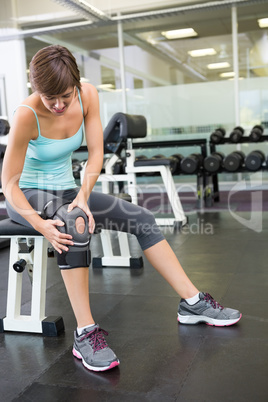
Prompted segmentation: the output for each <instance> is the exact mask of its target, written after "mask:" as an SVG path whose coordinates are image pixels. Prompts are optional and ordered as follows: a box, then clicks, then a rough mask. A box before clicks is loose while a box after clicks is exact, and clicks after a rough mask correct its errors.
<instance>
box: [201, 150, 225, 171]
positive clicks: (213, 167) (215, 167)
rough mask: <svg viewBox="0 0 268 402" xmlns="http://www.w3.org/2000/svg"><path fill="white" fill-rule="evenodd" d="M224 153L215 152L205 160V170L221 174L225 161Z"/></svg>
mask: <svg viewBox="0 0 268 402" xmlns="http://www.w3.org/2000/svg"><path fill="white" fill-rule="evenodd" d="M224 157H225V156H224V154H223V153H222V152H213V153H212V154H211V155H209V156H207V157H206V158H205V159H204V169H205V170H206V171H207V172H209V173H216V172H219V171H220V169H221V167H222V163H223V160H224Z"/></svg>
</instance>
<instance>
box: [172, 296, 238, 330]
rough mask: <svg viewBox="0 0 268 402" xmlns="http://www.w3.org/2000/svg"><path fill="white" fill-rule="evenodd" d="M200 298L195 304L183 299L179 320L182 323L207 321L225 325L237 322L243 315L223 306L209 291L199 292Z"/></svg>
mask: <svg viewBox="0 0 268 402" xmlns="http://www.w3.org/2000/svg"><path fill="white" fill-rule="evenodd" d="M199 298H200V300H199V301H198V302H197V303H195V304H194V305H193V306H190V304H188V303H187V301H186V300H185V299H181V301H180V304H179V311H178V321H179V322H180V323H181V324H198V323H200V322H205V323H206V324H208V325H215V326H219V327H223V326H227V325H233V324H235V323H236V322H238V321H239V320H240V318H241V317H242V314H241V313H240V312H239V311H238V310H233V309H232V308H224V307H223V306H221V305H220V304H219V303H218V302H216V301H215V300H214V299H213V298H212V296H210V294H209V293H199Z"/></svg>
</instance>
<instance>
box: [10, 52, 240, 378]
mask: <svg viewBox="0 0 268 402" xmlns="http://www.w3.org/2000/svg"><path fill="white" fill-rule="evenodd" d="M30 81H31V86H32V90H33V93H32V94H31V95H30V96H28V97H27V98H26V99H25V100H24V101H23V103H22V104H21V105H20V106H19V107H18V108H17V109H16V112H15V115H14V120H13V124H12V128H11V130H10V134H9V143H8V146H7V150H6V153H5V158H4V163H3V171H2V185H3V191H4V194H5V197H6V201H7V211H8V214H9V216H10V217H11V218H12V219H13V220H14V221H16V222H18V223H21V224H24V225H27V226H32V227H33V228H34V229H36V230H37V231H38V232H40V233H42V235H43V236H44V237H46V238H47V240H48V241H49V242H50V243H51V244H52V246H53V247H54V248H55V250H56V251H57V252H58V256H59V259H58V261H59V260H61V258H63V260H64V263H62V264H59V266H60V268H61V274H62V277H63V281H64V283H65V286H66V290H67V293H68V296H69V299H70V302H71V305H72V308H73V311H74V314H75V317H76V320H77V329H76V331H75V333H74V346H73V354H74V356H76V357H77V358H78V359H81V360H82V363H83V364H84V366H85V367H87V368H88V369H90V370H94V371H103V370H107V369H110V368H112V367H115V366H117V365H118V364H119V360H118V358H117V357H116V355H115V354H114V352H113V351H112V350H111V349H110V348H109V347H108V345H107V343H106V340H105V337H104V335H106V334H107V333H106V332H105V331H104V330H102V329H101V328H100V327H99V325H97V324H96V323H95V321H94V319H93V317H92V314H91V310H90V303H89V286H88V282H89V279H88V269H87V267H88V265H89V264H88V263H84V260H83V258H82V259H80V258H78V257H79V256H80V253H77V254H74V252H73V250H74V249H75V246H76V245H77V244H76V238H74V236H75V237H76V236H78V237H79V234H83V233H85V228H87V231H88V232H89V233H93V231H94V228H95V222H96V225H97V226H100V227H103V228H110V229H116V228H120V230H123V231H130V232H131V233H133V234H135V235H136V236H137V239H138V241H139V243H140V245H141V247H142V249H143V251H144V254H145V256H146V257H147V259H148V260H149V262H150V263H151V264H152V265H153V266H154V268H155V269H156V270H157V271H158V272H159V273H160V274H161V275H162V276H163V277H164V278H165V279H166V280H167V282H168V283H169V284H170V285H171V286H172V287H173V288H174V289H175V291H176V292H177V293H178V294H179V295H180V296H181V298H182V299H181V301H180V304H179V311H178V321H179V322H181V323H184V324H196V323H198V322H206V323H207V324H210V325H219V326H225V325H232V324H234V323H236V322H237V321H239V320H240V318H241V314H240V313H239V312H238V311H237V310H233V309H228V308H223V307H222V306H221V305H219V304H218V303H217V302H216V301H215V300H214V299H212V297H211V296H210V295H209V294H208V293H202V292H199V290H198V289H197V288H196V287H195V286H194V285H193V283H192V282H191V281H190V279H189V278H188V277H187V275H186V274H185V272H184V271H183V269H182V267H181V265H180V263H179V262H178V260H177V258H176V256H175V254H174V252H173V251H172V249H171V248H170V246H169V245H168V243H167V241H166V240H165V239H164V237H163V235H162V233H161V232H160V230H159V229H158V227H157V225H156V223H155V220H154V216H153V215H152V214H151V213H150V212H149V211H148V210H146V209H144V208H141V207H139V206H136V205H133V204H131V203H127V202H125V201H122V200H119V199H116V198H115V197H112V196H109V195H105V194H101V193H95V192H93V191H92V190H93V187H94V185H95V183H96V180H97V178H98V176H99V173H100V171H101V168H102V163H103V136H102V126H101V121H100V115H99V100H98V94H97V91H96V89H95V88H94V87H93V86H92V85H90V84H81V83H80V74H79V70H78V67H77V64H76V61H75V58H74V57H73V55H72V54H71V53H70V52H69V51H68V50H67V49H66V48H64V47H62V46H58V45H53V46H48V47H46V48H44V49H41V50H40V51H39V52H37V53H36V55H35V56H34V57H33V59H32V61H31V63H30ZM83 128H84V132H85V139H86V143H87V147H88V162H87V167H86V172H85V175H84V179H83V183H82V185H81V187H80V188H79V187H77V186H76V184H75V181H74V178H73V175H72V164H71V155H72V152H73V151H74V150H76V149H78V148H79V147H80V145H81V143H82V140H83ZM51 203H52V204H53V205H54V203H55V204H56V205H57V208H58V209H57V208H56V209H55V211H57V210H58V211H59V206H60V208H62V207H61V205H62V204H64V205H67V207H66V208H68V209H67V211H66V210H65V212H64V213H65V215H64V216H65V217H66V216H67V218H66V219H65V221H64V219H60V218H59V214H58V215H57V213H56V214H55V213H54V212H55V211H54V210H53V213H51V214H50V215H49V214H48V213H47V214H46V213H45V212H44V211H45V210H46V208H47V206H48V205H51ZM68 214H70V215H68ZM68 216H69V217H72V219H73V221H74V225H73V229H72V230H71V229H70V230H68V231H66V230H64V228H63V227H64V226H65V227H66V228H67V227H71V226H72V225H69V220H70V219H71V218H70V219H68ZM85 217H86V219H85ZM133 217H134V218H135V219H134V218H133ZM130 219H131V225H129V221H130ZM133 223H134V224H133ZM68 225H69V226H68ZM70 231H71V232H72V234H70V233H71V232H70ZM68 232H69V233H68ZM76 252H77V251H76ZM81 253H82V251H81ZM83 255H84V254H83ZM69 256H72V258H71V259H70V260H69V259H68V258H69ZM73 256H75V258H73ZM67 260H68V261H67ZM66 261H67V262H66ZM80 261H82V262H81V263H80ZM79 264H80V265H79Z"/></svg>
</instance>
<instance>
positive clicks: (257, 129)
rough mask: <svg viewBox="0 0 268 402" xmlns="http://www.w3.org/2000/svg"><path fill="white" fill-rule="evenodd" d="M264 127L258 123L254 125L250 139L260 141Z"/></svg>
mask: <svg viewBox="0 0 268 402" xmlns="http://www.w3.org/2000/svg"><path fill="white" fill-rule="evenodd" d="M263 131H264V129H263V127H262V126H260V125H259V124H257V125H256V126H254V127H253V128H252V130H251V132H250V134H249V139H250V141H252V142H258V141H260V139H261V137H262V135H263Z"/></svg>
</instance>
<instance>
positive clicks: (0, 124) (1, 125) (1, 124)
mask: <svg viewBox="0 0 268 402" xmlns="http://www.w3.org/2000/svg"><path fill="white" fill-rule="evenodd" d="M9 130H10V125H9V122H8V121H7V120H5V119H0V136H1V135H6V134H8V133H9Z"/></svg>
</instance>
